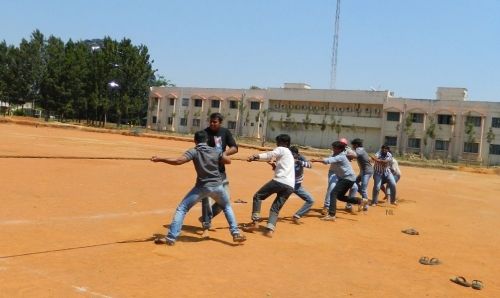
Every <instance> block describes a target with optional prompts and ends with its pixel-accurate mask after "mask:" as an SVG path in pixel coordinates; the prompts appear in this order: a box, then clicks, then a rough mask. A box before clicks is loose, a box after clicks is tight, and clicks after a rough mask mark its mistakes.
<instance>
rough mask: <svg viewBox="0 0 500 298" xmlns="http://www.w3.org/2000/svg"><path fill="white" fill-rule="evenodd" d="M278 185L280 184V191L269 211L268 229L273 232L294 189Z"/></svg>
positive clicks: (277, 192)
mask: <svg viewBox="0 0 500 298" xmlns="http://www.w3.org/2000/svg"><path fill="white" fill-rule="evenodd" d="M276 183H277V184H279V189H278V190H277V191H276V194H277V195H276V199H274V201H273V204H272V205H271V210H269V220H268V222H267V228H268V229H269V230H271V231H274V229H275V228H276V223H277V222H278V215H279V213H280V210H281V208H282V207H283V205H285V202H286V200H288V198H289V197H290V195H291V194H292V193H293V188H292V187H290V186H288V185H285V184H282V183H279V182H276Z"/></svg>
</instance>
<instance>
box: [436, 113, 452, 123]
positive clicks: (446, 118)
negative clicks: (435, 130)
mask: <svg viewBox="0 0 500 298" xmlns="http://www.w3.org/2000/svg"><path fill="white" fill-rule="evenodd" d="M438 124H444V125H452V124H453V117H452V116H451V115H438Z"/></svg>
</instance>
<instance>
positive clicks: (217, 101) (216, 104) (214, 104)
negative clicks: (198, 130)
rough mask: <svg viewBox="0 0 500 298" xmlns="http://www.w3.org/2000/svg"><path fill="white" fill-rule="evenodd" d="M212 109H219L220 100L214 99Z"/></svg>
mask: <svg viewBox="0 0 500 298" xmlns="http://www.w3.org/2000/svg"><path fill="white" fill-rule="evenodd" d="M211 107H212V108H215V109H218V108H219V107H220V100H217V99H214V100H212V105H211Z"/></svg>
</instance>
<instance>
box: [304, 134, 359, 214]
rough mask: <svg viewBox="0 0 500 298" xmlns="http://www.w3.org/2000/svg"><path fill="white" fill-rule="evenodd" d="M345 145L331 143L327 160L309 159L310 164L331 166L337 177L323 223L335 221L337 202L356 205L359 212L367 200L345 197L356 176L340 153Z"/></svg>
mask: <svg viewBox="0 0 500 298" xmlns="http://www.w3.org/2000/svg"><path fill="white" fill-rule="evenodd" d="M345 148H346V146H345V144H344V143H342V142H339V141H336V142H333V143H332V149H333V155H332V156H330V157H327V158H315V159H311V162H321V163H323V164H329V165H332V167H331V168H330V169H331V171H333V172H334V173H335V175H337V178H338V181H337V183H336V184H335V187H334V188H333V190H332V192H331V194H330V204H329V207H328V214H326V215H325V216H323V217H322V218H320V219H321V220H325V221H335V219H336V217H335V215H336V212H337V200H340V201H344V202H346V203H350V204H358V205H359V210H362V209H363V208H364V207H365V206H366V204H367V202H368V200H367V199H361V198H353V197H348V196H346V193H347V191H348V190H349V189H350V188H351V187H352V186H353V185H354V182H355V181H356V175H355V174H354V170H353V169H352V166H351V162H350V160H349V159H348V157H347V155H346V154H343V153H342V152H344V151H345Z"/></svg>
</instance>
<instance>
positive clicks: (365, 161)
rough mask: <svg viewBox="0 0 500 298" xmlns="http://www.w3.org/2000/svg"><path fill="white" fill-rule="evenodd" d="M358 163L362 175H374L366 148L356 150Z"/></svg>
mask: <svg viewBox="0 0 500 298" xmlns="http://www.w3.org/2000/svg"><path fill="white" fill-rule="evenodd" d="M356 155H357V157H356V161H357V162H358V167H359V171H360V174H361V175H364V174H373V166H372V164H371V163H370V157H369V156H368V153H366V151H365V148H363V147H358V148H356Z"/></svg>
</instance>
